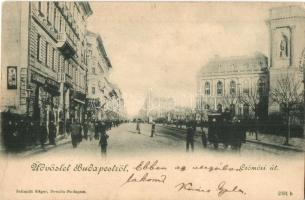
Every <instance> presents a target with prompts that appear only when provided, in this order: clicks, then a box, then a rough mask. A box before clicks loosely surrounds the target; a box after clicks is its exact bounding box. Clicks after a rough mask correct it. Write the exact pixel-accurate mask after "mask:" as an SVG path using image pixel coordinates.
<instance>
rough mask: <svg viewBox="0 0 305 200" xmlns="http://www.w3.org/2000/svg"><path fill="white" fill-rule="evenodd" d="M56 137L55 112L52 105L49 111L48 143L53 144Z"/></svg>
mask: <svg viewBox="0 0 305 200" xmlns="http://www.w3.org/2000/svg"><path fill="white" fill-rule="evenodd" d="M55 137H56V125H55V114H54V112H53V107H52V106H51V110H50V111H49V143H50V144H51V145H55Z"/></svg>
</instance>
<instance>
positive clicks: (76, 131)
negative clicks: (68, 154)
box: [71, 120, 81, 148]
mask: <svg viewBox="0 0 305 200" xmlns="http://www.w3.org/2000/svg"><path fill="white" fill-rule="evenodd" d="M72 121H73V122H72V124H71V140H72V146H73V148H76V147H77V144H78V143H79V137H80V135H81V125H80V123H77V122H76V120H72Z"/></svg>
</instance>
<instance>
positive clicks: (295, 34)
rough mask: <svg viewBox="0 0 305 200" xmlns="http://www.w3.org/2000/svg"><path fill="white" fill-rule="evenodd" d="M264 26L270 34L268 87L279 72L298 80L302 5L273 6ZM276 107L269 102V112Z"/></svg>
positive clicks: (304, 28)
mask: <svg viewBox="0 0 305 200" xmlns="http://www.w3.org/2000/svg"><path fill="white" fill-rule="evenodd" d="M267 26H268V28H269V34H270V91H272V90H273V88H276V87H277V84H278V81H277V80H278V79H279V78H281V77H282V76H287V75H288V76H289V77H293V79H297V80H298V81H299V82H302V81H303V80H304V75H303V72H304V67H305V65H304V61H305V37H304V35H305V8H304V7H302V6H286V7H278V8H273V9H271V10H270V13H269V19H268V20H267ZM302 89H303V87H302V88H300V90H302ZM299 92H300V93H301V92H302V91H299ZM279 110H280V106H279V105H278V104H277V103H272V102H270V106H269V113H273V112H277V111H279Z"/></svg>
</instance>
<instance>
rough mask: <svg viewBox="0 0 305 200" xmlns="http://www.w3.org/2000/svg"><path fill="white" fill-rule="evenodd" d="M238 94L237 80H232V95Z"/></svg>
mask: <svg viewBox="0 0 305 200" xmlns="http://www.w3.org/2000/svg"><path fill="white" fill-rule="evenodd" d="M235 94H236V82H235V81H231V82H230V95H235Z"/></svg>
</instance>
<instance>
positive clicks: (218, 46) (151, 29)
mask: <svg viewBox="0 0 305 200" xmlns="http://www.w3.org/2000/svg"><path fill="white" fill-rule="evenodd" d="M90 4H91V7H92V10H93V15H91V16H90V17H89V18H88V26H87V28H88V30H90V31H93V32H96V33H99V34H100V35H101V37H102V40H103V43H104V46H105V49H106V52H107V54H108V57H109V58H110V60H111V63H112V66H113V70H112V72H111V77H110V79H111V81H112V82H113V83H115V84H117V85H118V86H119V87H120V89H121V90H122V93H123V98H124V100H125V106H126V110H127V113H128V114H129V115H130V116H133V115H136V114H137V113H138V111H139V109H140V108H141V107H142V105H143V103H144V99H145V96H146V95H147V93H148V90H151V91H153V93H154V94H157V95H159V96H163V97H172V98H174V99H175V100H176V104H177V105H179V106H191V105H193V104H194V97H195V94H196V74H197V73H198V71H199V70H200V69H201V68H202V67H204V65H205V64H206V63H207V61H208V60H209V59H210V58H212V57H213V56H214V55H219V56H221V57H228V56H240V55H249V54H252V53H254V52H256V51H259V52H262V53H264V54H265V55H266V56H268V57H269V30H268V26H267V24H266V20H267V19H268V15H269V11H268V10H269V9H270V8H272V7H278V6H281V4H270V3H269V4H267V3H235V4H232V3H224V2H222V3H217V2H214V3H207V2H206V3H203V2H195V3H194V2H193V3H186V2H180V3H177V2H176V3H174V2H172V3H165V2H158V3H147V2H145V3H144V2H142V3H139V2H124V3H123V2H91V3H90Z"/></svg>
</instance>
